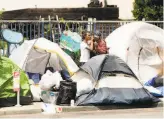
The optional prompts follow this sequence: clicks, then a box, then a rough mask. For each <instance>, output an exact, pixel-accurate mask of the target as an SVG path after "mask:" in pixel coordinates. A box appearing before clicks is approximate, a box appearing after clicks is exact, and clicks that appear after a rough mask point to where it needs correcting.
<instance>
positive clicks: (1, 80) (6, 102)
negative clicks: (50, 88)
mask: <svg viewBox="0 0 164 119" xmlns="http://www.w3.org/2000/svg"><path fill="white" fill-rule="evenodd" d="M14 71H20V97H21V98H20V100H21V104H29V103H31V101H32V99H31V91H30V85H29V81H28V77H27V75H26V74H25V73H24V72H23V71H22V70H21V69H20V68H19V67H18V66H17V65H15V64H14V63H13V62H12V61H11V60H10V59H8V58H6V57H0V106H12V105H15V104H16V99H17V98H16V93H15V92H14V91H13V72H14Z"/></svg>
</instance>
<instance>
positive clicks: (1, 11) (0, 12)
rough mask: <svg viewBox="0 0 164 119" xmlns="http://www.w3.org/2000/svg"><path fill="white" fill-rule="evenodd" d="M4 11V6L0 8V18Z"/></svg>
mask: <svg viewBox="0 0 164 119" xmlns="http://www.w3.org/2000/svg"><path fill="white" fill-rule="evenodd" d="M4 11H5V9H4V8H2V10H0V19H2V14H3V12H4Z"/></svg>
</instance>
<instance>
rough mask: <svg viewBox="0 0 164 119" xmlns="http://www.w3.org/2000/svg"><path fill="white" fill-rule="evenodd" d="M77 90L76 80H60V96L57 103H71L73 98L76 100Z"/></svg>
mask: <svg viewBox="0 0 164 119" xmlns="http://www.w3.org/2000/svg"><path fill="white" fill-rule="evenodd" d="M76 92H77V88H76V82H71V81H60V87H59V96H58V98H57V102H56V104H57V105H60V104H70V101H71V100H75V97H76Z"/></svg>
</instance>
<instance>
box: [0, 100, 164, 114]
mask: <svg viewBox="0 0 164 119" xmlns="http://www.w3.org/2000/svg"><path fill="white" fill-rule="evenodd" d="M41 106H42V102H35V103H33V104H32V105H26V106H22V107H15V106H13V107H4V108H0V116H2V115H16V114H37V113H41V112H42V109H41ZM61 107H62V110H63V112H79V111H96V110H113V109H132V108H141V106H140V107H134V106H118V105H117V106H116V105H111V106H75V107H71V106H61ZM155 107H163V99H162V102H159V103H158V104H156V105H153V106H151V107H149V108H155Z"/></svg>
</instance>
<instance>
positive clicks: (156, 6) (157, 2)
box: [132, 0, 164, 21]
mask: <svg viewBox="0 0 164 119" xmlns="http://www.w3.org/2000/svg"><path fill="white" fill-rule="evenodd" d="M133 6H134V10H133V11H132V13H133V16H134V17H135V18H136V19H137V20H142V19H143V18H145V20H158V21H160V20H163V8H164V7H163V0H135V2H134V3H133Z"/></svg>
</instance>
